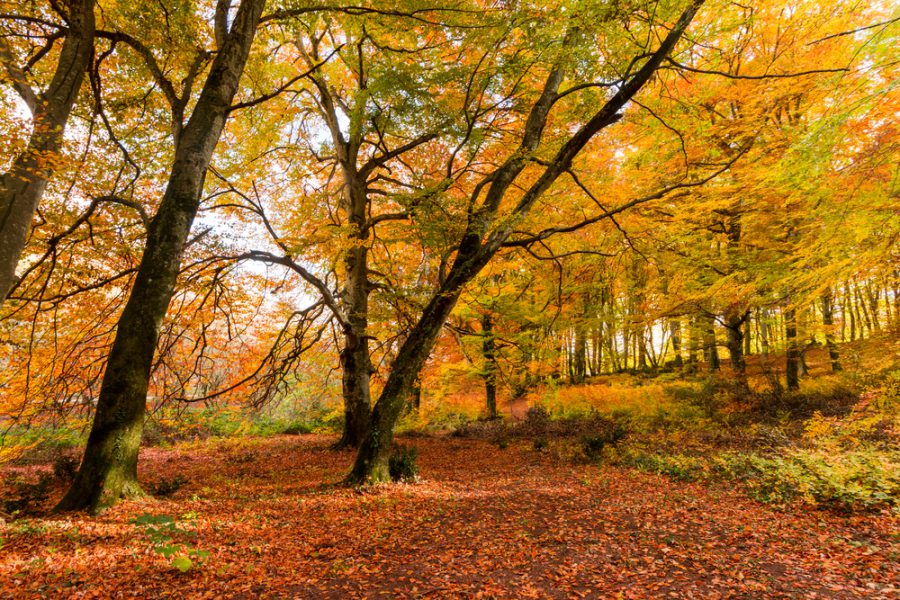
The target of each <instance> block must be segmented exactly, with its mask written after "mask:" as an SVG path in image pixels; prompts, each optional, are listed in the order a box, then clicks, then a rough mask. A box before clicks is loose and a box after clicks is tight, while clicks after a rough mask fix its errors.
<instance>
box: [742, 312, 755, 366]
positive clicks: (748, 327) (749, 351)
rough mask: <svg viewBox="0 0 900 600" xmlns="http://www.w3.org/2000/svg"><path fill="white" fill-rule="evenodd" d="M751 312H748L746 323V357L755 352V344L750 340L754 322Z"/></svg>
mask: <svg viewBox="0 0 900 600" xmlns="http://www.w3.org/2000/svg"><path fill="white" fill-rule="evenodd" d="M751 321H752V319H751V318H750V314H749V313H748V314H747V321H746V322H745V323H744V357H747V356H750V354H752V353H753V344H752V342H751V340H750V333H751V331H752V330H753V323H752V322H751Z"/></svg>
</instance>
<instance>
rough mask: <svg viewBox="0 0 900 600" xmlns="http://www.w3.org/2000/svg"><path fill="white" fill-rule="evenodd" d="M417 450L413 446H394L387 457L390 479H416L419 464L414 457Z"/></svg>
mask: <svg viewBox="0 0 900 600" xmlns="http://www.w3.org/2000/svg"><path fill="white" fill-rule="evenodd" d="M418 457H419V450H418V448H416V447H415V446H408V447H407V446H394V449H393V450H392V451H391V456H390V458H389V459H388V473H389V474H390V476H391V480H392V481H408V482H409V481H417V480H418V479H419V466H418V465H417V464H416V459H417V458H418Z"/></svg>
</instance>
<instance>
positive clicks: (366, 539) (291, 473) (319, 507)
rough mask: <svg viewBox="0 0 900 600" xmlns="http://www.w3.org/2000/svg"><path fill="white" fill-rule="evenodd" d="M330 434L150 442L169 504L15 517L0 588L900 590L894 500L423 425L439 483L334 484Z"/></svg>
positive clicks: (143, 593)
mask: <svg viewBox="0 0 900 600" xmlns="http://www.w3.org/2000/svg"><path fill="white" fill-rule="evenodd" d="M329 441H330V440H329V439H326V438H321V437H315V436H303V437H281V438H275V439H269V440H244V441H240V440H237V441H236V440H229V441H218V442H212V443H206V444H198V445H195V446H193V447H187V446H186V447H181V448H179V449H177V450H158V449H151V450H148V451H146V452H145V454H144V456H143V471H142V478H143V480H144V481H147V482H153V481H158V480H159V479H161V478H163V477H167V478H171V477H172V476H173V475H175V474H182V475H184V476H185V477H187V478H188V482H189V483H188V484H187V485H185V486H184V487H183V488H181V489H180V490H178V492H177V493H176V494H175V495H174V496H173V497H172V498H171V499H166V500H147V501H144V502H129V503H126V504H124V505H121V506H119V507H117V508H115V509H114V510H112V511H110V512H109V513H107V514H106V515H104V516H103V517H101V518H99V519H95V520H91V519H87V518H81V517H77V518H72V517H69V518H64V519H57V520H41V519H33V520H25V521H18V522H15V523H12V524H9V525H7V526H5V527H2V528H0V538H2V539H3V542H2V543H3V544H4V546H3V547H2V550H0V597H36V596H47V597H66V598H113V597H140V598H162V597H173V598H194V597H210V598H221V597H229V598H254V597H266V598H380V597H383V598H419V597H427V598H432V597H433V598H456V597H481V598H529V597H532V598H575V597H588V598H610V597H612V598H616V597H622V598H665V597H671V598H704V599H706V598H762V597H765V598H782V597H784V598H861V597H869V598H896V597H897V593H898V592H897V591H896V588H893V587H891V586H892V585H893V586H896V585H897V584H896V582H897V581H898V580H900V567H898V560H897V559H898V550H900V547H898V538H897V534H896V529H893V530H892V529H891V528H892V527H893V526H894V525H896V523H895V522H893V521H892V520H891V519H890V518H889V517H888V516H886V515H881V516H871V515H870V516H867V517H853V518H847V517H840V516H836V515H832V514H827V513H819V512H815V513H809V514H807V513H802V512H777V511H774V510H772V509H771V508H769V507H766V506H763V505H760V504H757V503H755V502H752V501H750V500H747V499H746V498H744V497H743V496H741V495H740V494H739V493H737V492H734V491H730V490H710V489H708V488H705V487H703V486H702V485H699V484H683V483H675V482H672V481H670V480H668V479H666V478H663V477H657V476H653V475H647V474H642V473H637V472H632V471H622V470H617V469H598V468H596V467H592V466H588V465H584V466H577V465H576V466H573V465H570V464H565V463H559V462H556V461H555V460H554V459H552V458H551V457H549V456H548V455H547V454H540V453H537V452H535V451H533V450H531V449H530V448H527V447H524V446H523V447H515V446H513V447H510V448H508V449H506V450H500V449H498V448H496V447H494V446H491V445H489V444H486V443H483V442H477V441H469V440H458V439H439V440H438V439H417V440H414V441H412V440H410V441H408V442H406V443H415V444H416V445H417V446H418V447H419V450H420V459H419V460H420V465H421V467H422V474H423V476H424V477H425V478H426V480H425V481H424V482H422V483H419V484H415V485H393V486H387V487H384V488H380V489H378V490H376V491H373V492H370V493H359V492H357V491H354V490H350V489H345V488H340V487H334V486H332V485H331V484H333V483H335V482H337V481H338V480H339V479H340V477H341V475H342V474H343V473H344V472H345V470H346V469H347V467H348V465H349V463H350V460H351V458H352V455H351V454H349V453H346V452H334V451H331V450H328V449H327V445H328V442H329ZM141 513H153V514H168V515H173V516H177V517H179V518H181V519H183V520H184V522H189V523H193V524H192V525H188V526H186V527H190V528H193V529H196V531H197V532H198V536H197V538H196V539H194V540H190V543H192V544H194V545H195V546H196V547H198V548H200V549H203V550H206V551H209V552H210V555H209V557H208V558H206V559H205V562H204V564H203V565H202V566H201V567H199V568H194V569H191V570H190V571H188V572H187V573H184V574H181V573H179V572H177V571H175V570H174V569H173V568H172V567H170V566H169V565H168V563H167V560H166V559H164V558H163V557H161V556H159V555H157V554H154V553H153V552H152V551H151V549H150V544H149V542H148V540H147V538H146V536H145V535H144V534H143V533H142V531H141V529H140V528H138V527H136V526H134V525H131V524H129V521H130V519H132V518H133V517H134V516H135V515H138V514H141Z"/></svg>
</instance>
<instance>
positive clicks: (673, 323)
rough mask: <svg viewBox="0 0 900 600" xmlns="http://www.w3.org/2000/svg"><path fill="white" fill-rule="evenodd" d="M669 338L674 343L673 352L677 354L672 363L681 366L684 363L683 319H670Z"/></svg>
mask: <svg viewBox="0 0 900 600" xmlns="http://www.w3.org/2000/svg"><path fill="white" fill-rule="evenodd" d="M669 339H670V340H671V343H672V352H673V354H674V355H675V358H674V359H672V364H673V365H675V366H676V367H681V366H682V365H683V364H684V360H683V359H682V358H681V320H680V319H669Z"/></svg>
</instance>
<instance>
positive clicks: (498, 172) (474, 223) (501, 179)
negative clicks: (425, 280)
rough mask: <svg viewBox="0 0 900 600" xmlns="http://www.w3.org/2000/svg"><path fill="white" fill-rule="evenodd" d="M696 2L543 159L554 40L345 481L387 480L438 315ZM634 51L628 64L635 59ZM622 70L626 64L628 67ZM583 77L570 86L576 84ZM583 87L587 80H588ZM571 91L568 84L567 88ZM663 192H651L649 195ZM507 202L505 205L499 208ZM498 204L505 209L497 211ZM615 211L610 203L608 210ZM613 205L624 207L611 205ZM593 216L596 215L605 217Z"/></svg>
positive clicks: (564, 57)
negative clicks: (525, 177) (514, 135)
mask: <svg viewBox="0 0 900 600" xmlns="http://www.w3.org/2000/svg"><path fill="white" fill-rule="evenodd" d="M700 6H701V2H694V3H692V4H691V5H690V6H688V7H687V8H686V9H685V10H684V11H683V12H682V13H681V14H680V15H679V16H678V18H677V20H676V21H675V23H674V25H673V26H672V27H671V29H670V30H669V31H668V33H667V34H666V35H665V37H664V38H663V40H662V41H661V42H660V43H659V45H658V46H657V47H656V48H652V49H651V48H644V49H643V50H644V52H646V53H647V54H646V55H645V56H647V58H646V59H644V60H643V63H642V64H641V65H640V67H639V68H637V69H636V70H635V71H634V72H633V73H627V74H626V75H625V76H624V77H623V78H622V79H621V80H620V81H618V82H617V83H616V84H615V88H616V92H615V93H614V94H612V96H611V97H610V98H609V99H607V100H606V101H605V102H604V103H603V104H602V105H601V107H600V109H599V110H597V111H596V112H594V113H593V114H592V115H591V116H590V118H589V119H588V120H587V121H586V122H585V123H584V124H582V125H581V126H580V127H579V128H578V129H577V130H576V131H575V132H574V134H572V135H570V136H568V137H567V138H566V139H565V140H564V141H563V142H562V144H561V145H560V146H559V148H558V149H557V150H556V151H555V152H554V153H553V154H552V157H551V158H550V159H549V160H546V159H540V158H537V156H536V152H537V151H538V150H539V148H540V146H541V142H542V141H543V139H544V134H545V129H546V127H547V125H548V122H549V120H550V117H551V112H552V109H553V108H554V106H555V105H556V104H557V103H558V101H559V100H560V98H561V97H563V95H565V94H566V90H561V86H562V84H563V82H564V81H565V80H566V73H567V72H569V71H570V69H571V67H572V65H571V64H570V61H571V60H572V56H571V54H570V52H571V50H572V48H573V47H576V46H577V45H578V44H579V42H580V41H581V32H580V31H579V30H578V29H577V28H570V29H569V30H568V31H567V32H566V34H565V39H564V40H561V41H560V46H559V47H560V48H561V50H560V51H559V52H557V53H556V56H555V57H554V59H553V61H552V63H551V65H550V67H549V71H548V73H547V75H546V77H545V79H544V82H543V85H542V86H541V87H540V89H539V92H538V95H537V97H536V98H535V99H534V100H533V103H532V104H531V108H530V110H529V111H528V116H527V119H526V120H525V122H524V125H523V127H522V130H521V134H520V136H521V137H520V142H519V145H518V147H517V148H516V149H515V150H514V151H513V152H512V153H511V154H509V155H508V156H507V158H506V159H505V160H504V161H503V162H502V163H501V164H500V165H499V166H498V167H497V168H495V169H493V170H491V171H490V172H489V173H488V174H487V175H486V176H484V177H483V178H481V180H480V181H479V182H478V183H477V184H476V185H474V186H473V189H472V192H471V194H470V198H469V209H468V211H467V214H468V218H467V222H466V226H465V231H464V233H463V235H462V237H461V238H460V239H459V240H458V241H457V242H456V245H455V251H456V255H455V257H454V258H453V261H452V265H451V266H450V267H449V269H448V270H447V271H446V274H445V275H444V276H443V277H442V278H441V280H440V283H439V285H438V287H437V289H435V290H434V293H433V295H432V297H431V298H430V300H429V301H428V303H427V304H426V306H425V308H424V309H423V311H422V314H421V316H420V317H419V320H418V321H417V322H416V324H415V326H414V327H413V328H412V330H411V331H410V332H409V335H408V336H407V338H406V340H405V342H404V343H403V345H402V346H401V347H400V349H399V350H398V352H397V356H396V358H395V359H394V361H393V363H392V368H391V373H390V375H389V376H388V379H387V381H386V382H385V386H384V389H383V390H382V392H381V395H380V396H379V398H378V401H377V402H376V403H375V406H374V408H373V411H372V423H371V427H370V429H369V431H368V432H367V434H366V437H365V439H364V441H363V444H362V445H361V446H360V449H359V452H358V453H357V457H356V461H355V463H354V466H353V469H352V471H351V473H350V475H349V480H350V481H355V482H365V481H384V480H387V479H389V474H388V457H389V455H390V450H391V441H392V437H393V429H394V425H395V423H396V421H397V418H398V417H399V415H400V413H401V410H402V408H403V405H404V402H405V401H406V398H407V396H408V395H409V392H410V389H411V386H412V383H413V381H414V380H415V378H416V376H417V375H418V373H419V370H420V369H421V368H422V365H423V364H424V362H425V360H426V359H427V358H428V355H429V353H430V351H431V349H432V347H433V346H434V343H435V340H436V339H437V336H438V334H439V333H440V331H441V328H442V327H443V325H444V323H445V321H446V320H447V318H448V316H449V315H450V313H451V311H452V310H453V307H454V305H455V304H456V302H457V300H458V299H459V296H460V294H461V293H462V290H463V288H464V286H465V285H466V284H467V283H469V282H470V281H471V280H472V279H473V278H474V277H475V276H477V275H478V273H479V272H480V271H481V270H482V269H483V268H484V267H485V265H487V263H488V262H489V261H490V260H491V258H493V256H494V255H495V254H496V253H497V252H498V251H499V250H500V249H501V248H502V247H503V246H504V245H505V244H508V243H510V241H511V237H513V234H514V232H515V231H516V226H517V225H518V224H519V223H520V222H521V221H522V219H523V218H524V217H525V216H526V215H527V214H528V212H529V211H530V210H531V208H532V207H533V206H534V204H535V202H536V201H537V200H538V198H540V197H541V196H542V195H543V194H544V193H545V192H547V190H548V189H549V188H550V187H551V186H552V185H553V183H554V182H555V181H556V180H557V179H558V178H559V177H560V176H561V175H562V174H564V173H565V172H566V171H567V170H568V169H569V168H570V167H571V165H572V161H573V160H574V159H575V157H576V156H577V155H578V154H579V152H581V150H582V149H583V148H584V147H585V146H586V145H587V143H588V142H589V141H590V140H591V139H592V138H593V137H594V136H595V135H596V134H597V133H599V132H600V131H602V130H603V129H605V128H607V127H609V126H610V125H612V124H614V123H615V122H616V121H618V120H619V119H620V118H621V115H620V114H619V111H620V110H621V109H622V108H624V106H625V105H626V104H627V103H628V101H629V100H631V98H632V97H633V96H634V95H635V94H637V92H638V91H639V90H640V89H641V88H642V87H643V86H644V85H645V84H646V83H647V82H648V81H649V80H650V78H651V77H652V76H653V75H654V73H655V72H656V70H657V69H658V68H659V67H660V66H661V65H662V64H663V61H664V60H665V58H666V57H667V56H668V55H669V53H670V52H672V50H673V49H674V48H675V45H676V44H677V42H678V41H679V39H680V38H681V36H682V35H683V33H684V32H685V30H686V29H687V27H688V25H689V24H690V22H691V21H692V20H693V18H694V15H695V14H696V12H697V10H698V9H699V8H700ZM606 17H607V18H609V19H610V20H615V19H616V18H621V17H624V15H617V14H615V11H612V12H611V13H610V14H608V15H606ZM640 61H641V58H640V55H638V56H637V58H635V59H634V62H640ZM629 68H630V67H629ZM579 84H583V82H578V83H575V84H573V85H575V86H578V85H579ZM588 85H590V84H588ZM572 91H573V89H570V90H568V92H572ZM534 162H537V163H538V164H539V165H541V170H540V172H539V173H537V174H533V173H532V174H531V175H532V176H533V177H534V179H532V180H531V182H530V183H526V184H521V183H519V184H517V185H523V186H524V192H522V193H521V195H519V194H517V196H518V197H517V198H510V197H508V194H509V193H510V190H511V189H516V187H515V186H514V183H517V178H519V176H520V175H522V174H523V172H524V171H525V170H526V167H528V166H529V165H530V164H534ZM660 195H664V192H659V193H657V194H656V196H660ZM510 204H512V206H511V208H507V207H508V206H509V205H510ZM503 209H505V210H503ZM613 210H616V209H613ZM618 210H620V211H621V210H625V208H619V209H618ZM607 216H608V214H603V215H600V216H598V217H597V218H596V220H601V219H603V218H606V217H607ZM561 230H565V227H559V228H548V229H547V230H544V231H542V232H540V233H538V234H536V235H535V236H534V237H536V238H538V239H540V238H542V237H547V236H549V235H552V233H556V232H558V231H561ZM527 241H528V240H526V239H521V238H520V239H515V238H514V237H513V241H512V243H515V244H524V243H527Z"/></svg>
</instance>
